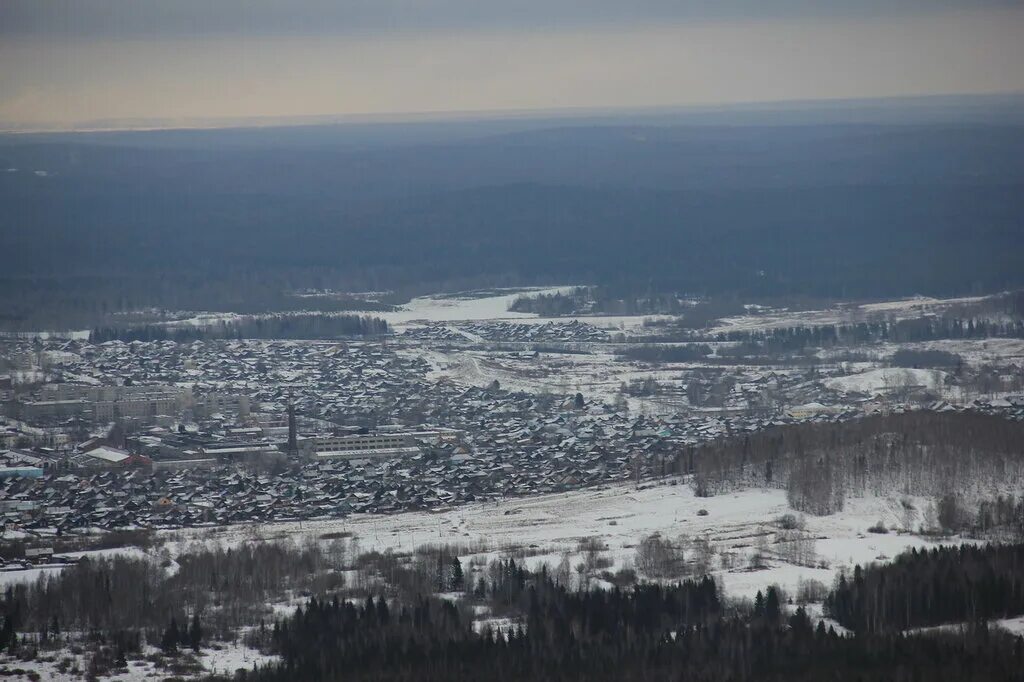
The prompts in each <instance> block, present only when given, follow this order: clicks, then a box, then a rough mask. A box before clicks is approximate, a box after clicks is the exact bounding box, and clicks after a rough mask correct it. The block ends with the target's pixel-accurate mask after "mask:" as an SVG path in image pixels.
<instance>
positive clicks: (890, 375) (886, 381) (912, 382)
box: [825, 367, 949, 395]
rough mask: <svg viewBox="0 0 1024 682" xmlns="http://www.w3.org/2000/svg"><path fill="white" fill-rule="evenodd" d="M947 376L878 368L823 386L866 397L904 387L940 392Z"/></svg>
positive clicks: (899, 368) (930, 372) (895, 368)
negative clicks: (863, 394) (864, 394)
mask: <svg viewBox="0 0 1024 682" xmlns="http://www.w3.org/2000/svg"><path fill="white" fill-rule="evenodd" d="M948 376H949V375H947V374H946V373H945V372H943V371H940V370H937V369H909V368H903V367H879V368H876V369H869V370H867V371H864V372H860V373H859V374H851V375H850V376H845V377H836V378H834V379H826V380H825V386H827V387H828V388H830V389H832V390H833V391H840V392H844V393H850V392H857V393H867V394H868V395H875V394H876V393H887V392H889V391H892V390H894V389H898V388H901V387H904V386H923V387H925V388H928V389H931V390H941V389H942V387H943V385H944V384H945V381H946V379H947V377H948Z"/></svg>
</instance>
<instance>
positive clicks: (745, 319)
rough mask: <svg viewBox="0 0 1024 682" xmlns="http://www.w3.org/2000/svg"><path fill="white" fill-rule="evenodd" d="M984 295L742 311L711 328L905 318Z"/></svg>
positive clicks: (753, 328)
mask: <svg viewBox="0 0 1024 682" xmlns="http://www.w3.org/2000/svg"><path fill="white" fill-rule="evenodd" d="M985 298H987V297H985V296H972V297H962V298H930V297H927V296H915V297H912V298H905V299H899V300H896V301H880V302H876V303H863V304H859V305H858V304H851V305H839V306H836V307H833V308H828V309H826V310H800V311H779V312H770V313H766V314H762V315H741V316H737V317H726V318H723V319H721V320H720V321H719V322H720V324H719V326H717V327H715V328H713V329H711V330H710V331H711V333H714V334H718V333H726V332H731V331H763V330H767V329H780V328H784V327H800V326H815V325H828V324H850V323H855V322H869V321H876V320H883V319H884V320H904V319H910V318H915V317H921V316H922V315H926V314H933V313H939V312H941V311H942V310H944V309H946V308H950V307H952V306H955V305H964V304H970V303H977V302H979V301H982V300H984V299H985Z"/></svg>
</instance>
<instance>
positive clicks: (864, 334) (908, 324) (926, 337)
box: [714, 317, 1024, 354]
mask: <svg viewBox="0 0 1024 682" xmlns="http://www.w3.org/2000/svg"><path fill="white" fill-rule="evenodd" d="M714 338H715V340H716V341H732V342H739V343H741V344H745V345H746V346H747V347H749V348H750V349H751V352H753V351H754V350H756V351H759V352H761V353H768V354H777V353H792V352H798V351H802V350H804V349H806V348H831V347H835V346H859V345H864V344H871V343H883V342H891V343H914V342H919V341H937V340H943V339H991V338H1017V339H1019V338H1024V320H1020V319H1016V320H1005V319H1003V320H1000V319H985V318H978V319H975V318H968V319H961V318H949V317H919V318H914V319H908V320H896V321H879V322H857V323H854V324H826V325H808V326H799V327H779V328H776V329H766V330H755V331H730V332H723V333H720V334H716V335H715V337H714Z"/></svg>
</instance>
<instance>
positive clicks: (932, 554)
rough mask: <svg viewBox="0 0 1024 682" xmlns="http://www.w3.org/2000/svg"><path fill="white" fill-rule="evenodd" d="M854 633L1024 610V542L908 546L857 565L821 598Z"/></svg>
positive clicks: (964, 620)
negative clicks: (888, 558) (881, 560)
mask: <svg viewBox="0 0 1024 682" xmlns="http://www.w3.org/2000/svg"><path fill="white" fill-rule="evenodd" d="M825 610H826V613H827V614H828V615H830V616H831V617H832V618H834V619H835V620H837V621H838V622H839V623H841V624H842V625H844V626H846V627H848V628H850V629H851V630H854V631H856V632H858V633H877V632H888V631H900V630H906V629H909V628H915V627H926V626H932V625H941V624H944V623H968V624H975V625H976V624H980V623H985V622H987V621H989V620H991V619H994V618H1009V617H1012V616H1017V615H1020V614H1024V544H1013V545H986V546H984V547H978V546H972V545H961V546H959V547H955V546H943V547H936V548H934V549H931V550H927V549H926V550H917V549H912V550H911V551H909V552H906V553H904V554H901V555H899V556H898V557H896V559H895V560H894V561H893V562H892V563H889V564H884V565H869V566H866V567H864V568H861V567H860V566H856V567H855V568H854V571H853V575H852V576H851V577H850V578H847V577H846V576H843V575H841V576H840V577H839V580H838V583H837V585H836V587H835V589H834V590H833V591H832V592H831V593H830V594H829V596H828V597H827V598H826V600H825Z"/></svg>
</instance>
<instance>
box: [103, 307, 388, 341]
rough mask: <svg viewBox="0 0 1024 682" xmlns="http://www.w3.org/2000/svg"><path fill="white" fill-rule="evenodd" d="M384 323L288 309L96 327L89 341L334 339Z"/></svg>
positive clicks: (372, 332)
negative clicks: (196, 322)
mask: <svg viewBox="0 0 1024 682" xmlns="http://www.w3.org/2000/svg"><path fill="white" fill-rule="evenodd" d="M387 333H388V323H387V322H386V321H385V320H383V319H381V318H379V317H372V316H369V315H330V314H324V313H288V314H277V315H257V316H251V317H243V318H240V319H237V320H230V321H227V320H222V321H220V322H217V323H216V324H212V325H206V326H201V327H200V326H174V327H172V326H168V325H159V324H146V325H139V326H127V327H96V328H95V329H93V330H92V331H91V332H90V333H89V341H90V342H91V343H104V342H106V341H124V342H126V343H130V342H132V341H175V342H178V343H190V342H192V341H206V340H211V339H335V338H339V337H347V336H381V335H383V334H387Z"/></svg>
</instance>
